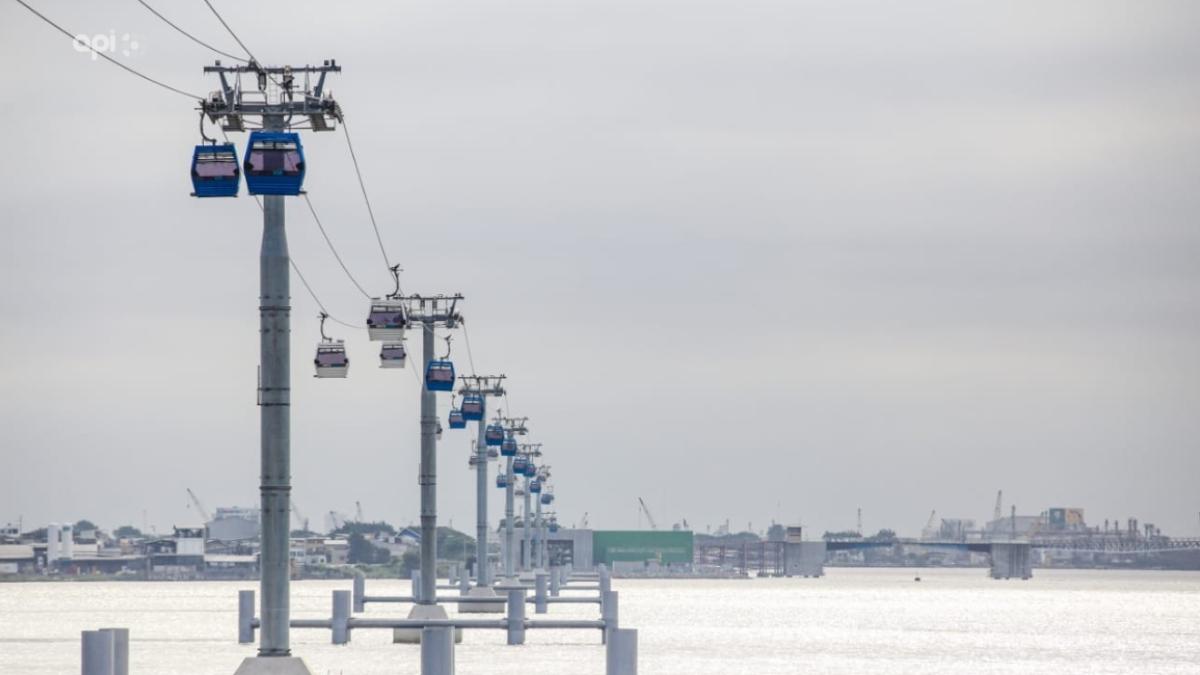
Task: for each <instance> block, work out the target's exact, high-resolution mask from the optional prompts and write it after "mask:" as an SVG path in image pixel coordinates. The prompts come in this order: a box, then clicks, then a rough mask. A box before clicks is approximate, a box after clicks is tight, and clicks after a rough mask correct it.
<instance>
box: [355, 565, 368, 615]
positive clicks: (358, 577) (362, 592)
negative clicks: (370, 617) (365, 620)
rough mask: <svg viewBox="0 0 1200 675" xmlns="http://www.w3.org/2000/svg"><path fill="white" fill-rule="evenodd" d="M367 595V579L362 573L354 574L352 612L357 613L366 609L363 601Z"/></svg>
mask: <svg viewBox="0 0 1200 675" xmlns="http://www.w3.org/2000/svg"><path fill="white" fill-rule="evenodd" d="M366 594H367V579H366V577H364V576H363V574H362V572H356V573H355V574H354V612H355V613H359V612H362V611H364V610H365V609H366V608H367V603H366V602H365V601H364V600H363V597H365V596H366Z"/></svg>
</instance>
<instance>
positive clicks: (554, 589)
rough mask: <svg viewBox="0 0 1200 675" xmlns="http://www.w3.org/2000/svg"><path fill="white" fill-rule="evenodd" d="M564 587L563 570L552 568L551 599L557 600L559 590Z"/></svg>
mask: <svg viewBox="0 0 1200 675" xmlns="http://www.w3.org/2000/svg"><path fill="white" fill-rule="evenodd" d="M561 586H562V568H561V567H551V568H550V597H552V598H557V597H558V590H559V588H561Z"/></svg>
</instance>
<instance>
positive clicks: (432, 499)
mask: <svg viewBox="0 0 1200 675" xmlns="http://www.w3.org/2000/svg"><path fill="white" fill-rule="evenodd" d="M398 291H399V276H398V275H397V293H393V294H392V295H391V296H390V297H389V300H392V301H394V302H396V303H398V305H396V306H398V307H399V308H400V312H402V313H403V315H404V324H405V326H406V327H411V328H413V329H418V330H420V331H421V347H422V350H421V358H422V360H423V368H422V372H424V373H425V379H424V386H423V387H421V460H420V468H419V470H418V478H417V482H418V484H419V485H420V489H421V584H420V587H419V588H418V589H415V590H417V591H419V592H417V593H414V595H415V596H416V603H415V604H413V607H412V610H411V611H410V612H409V615H408V618H410V619H447V618H449V614H447V613H446V609H445V608H444V607H442V606H441V605H439V604H437V441H438V437H439V435H440V433H439V432H440V429H441V423H440V422H439V421H438V417H437V392H439V391H452V390H453V389H454V382H455V377H454V365H453V364H452V363H450V361H449V358H448V356H447V357H444V358H441V359H439V358H437V357H436V356H435V354H434V347H435V344H436V337H437V336H436V331H437V329H439V328H445V329H447V330H453V329H455V328H458V326H459V324H460V323H461V322H462V320H463V319H462V315H461V314H459V312H458V303H460V302H462V300H463V296H462V295H460V294H457V293H456V294H454V295H433V296H423V295H402V294H400V293H399V292H398ZM374 307H375V304H374V303H372V313H374ZM447 347H449V340H447ZM434 364H437V365H436V366H435V365H434ZM447 371H448V374H449V376H450V380H449V385H450V386H449V387H446V386H445V385H444V379H445V376H446V374H447ZM461 636H462V632H461V630H456V631H455V641H460V640H461V639H462V637H461ZM392 641H393V642H403V643H418V642H420V641H421V629H419V628H415V629H414V628H396V629H394V630H393V632H392Z"/></svg>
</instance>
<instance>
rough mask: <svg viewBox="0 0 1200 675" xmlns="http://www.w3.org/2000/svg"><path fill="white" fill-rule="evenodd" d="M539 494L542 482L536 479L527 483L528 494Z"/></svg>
mask: <svg viewBox="0 0 1200 675" xmlns="http://www.w3.org/2000/svg"><path fill="white" fill-rule="evenodd" d="M541 492H542V481H540V480H538V479H536V478H534V479H533V480H531V481H529V494H531V495H536V494H541Z"/></svg>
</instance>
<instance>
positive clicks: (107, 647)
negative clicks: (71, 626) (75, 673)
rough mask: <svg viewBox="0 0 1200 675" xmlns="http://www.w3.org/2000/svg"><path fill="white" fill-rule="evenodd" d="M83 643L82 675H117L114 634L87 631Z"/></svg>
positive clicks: (83, 636)
mask: <svg viewBox="0 0 1200 675" xmlns="http://www.w3.org/2000/svg"><path fill="white" fill-rule="evenodd" d="M82 641H83V645H82V650H83V652H82V669H81V670H80V672H81V673H82V675H116V673H115V671H114V658H113V657H114V655H113V651H114V649H113V634H112V633H110V632H107V631H102V630H85V631H83V635H82Z"/></svg>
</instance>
